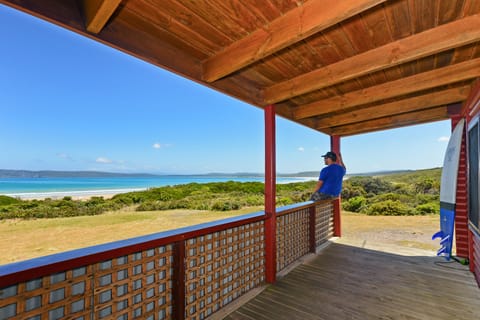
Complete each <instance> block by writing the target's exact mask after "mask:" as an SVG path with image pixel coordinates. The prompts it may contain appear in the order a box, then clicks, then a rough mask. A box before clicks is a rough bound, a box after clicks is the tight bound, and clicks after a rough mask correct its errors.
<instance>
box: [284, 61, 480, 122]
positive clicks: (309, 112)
mask: <svg viewBox="0 0 480 320" xmlns="http://www.w3.org/2000/svg"><path fill="white" fill-rule="evenodd" d="M478 76H480V58H477V59H473V60H468V61H465V62H461V63H457V64H454V65H450V66H448V67H444V68H440V69H435V70H432V71H427V72H423V73H419V74H416V75H413V76H410V77H406V78H402V79H398V80H395V81H390V82H386V83H382V84H380V85H376V86H372V87H368V88H365V89H361V90H357V91H353V92H348V93H346V94H343V95H339V96H334V97H331V98H327V99H324V100H320V101H316V102H313V103H310V104H306V105H302V106H298V107H296V108H295V109H294V111H293V112H294V119H295V120H298V119H303V118H308V117H314V116H319V115H322V114H326V113H330V112H334V111H341V110H346V109H348V108H352V107H355V106H359V105H363V104H367V103H373V102H376V101H380V100H384V99H388V98H393V97H398V96H402V95H406V94H409V93H413V92H418V91H422V90H427V89H431V88H434V87H439V86H443V85H448V84H451V83H455V82H459V81H463V80H468V79H472V78H476V77H478Z"/></svg>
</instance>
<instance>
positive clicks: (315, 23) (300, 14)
mask: <svg viewBox="0 0 480 320" xmlns="http://www.w3.org/2000/svg"><path fill="white" fill-rule="evenodd" d="M385 1H386V0H342V1H338V0H310V1H307V2H305V3H304V4H302V5H300V6H299V7H298V8H296V9H294V10H291V11H289V12H287V13H286V14H285V15H283V16H280V17H279V18H277V19H276V20H274V21H272V22H271V23H270V24H268V25H266V26H265V27H263V28H261V29H257V30H256V31H254V32H252V33H251V34H249V35H248V36H246V37H245V38H243V39H241V40H239V41H237V42H234V43H232V44H231V45H230V46H228V47H227V48H225V49H224V50H223V51H221V52H219V53H218V54H216V55H215V56H213V57H211V58H209V59H207V60H206V61H205V62H204V63H203V70H204V71H203V80H205V81H207V82H213V81H216V80H218V79H220V78H222V77H224V76H226V75H229V74H231V73H233V72H235V71H238V70H240V69H241V68H243V67H246V66H248V65H250V64H252V63H254V62H256V61H259V60H261V59H263V58H265V57H267V56H269V55H271V54H273V53H275V52H277V51H279V50H281V49H283V48H286V47H288V46H290V45H292V44H294V43H296V42H299V41H301V40H303V39H305V38H307V37H309V36H311V35H313V34H315V33H318V32H320V31H322V30H325V29H327V28H329V27H331V26H333V25H335V24H337V23H339V22H342V21H344V20H346V19H348V18H350V17H352V16H355V15H357V14H359V13H361V12H363V11H365V10H368V9H370V8H372V7H374V6H376V5H378V4H380V3H382V2H385Z"/></svg>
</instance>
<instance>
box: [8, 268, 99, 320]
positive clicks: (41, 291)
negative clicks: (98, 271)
mask: <svg viewBox="0 0 480 320" xmlns="http://www.w3.org/2000/svg"><path fill="white" fill-rule="evenodd" d="M92 279H93V272H92V266H87V267H81V268H77V269H74V270H68V271H65V272H61V273H57V274H53V275H49V276H46V277H42V278H38V279H34V280H30V281H27V282H22V283H19V284H17V285H13V286H10V287H7V288H3V289H2V290H1V291H0V319H2V320H3V319H29V320H30V319H32V320H33V319H35V320H37V319H38V320H41V319H62V318H64V317H66V316H70V315H71V316H72V318H74V319H85V320H86V319H90V313H91V299H92V296H93V292H92V288H93V287H92V281H93V280H92Z"/></svg>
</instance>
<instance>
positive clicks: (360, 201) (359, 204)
mask: <svg viewBox="0 0 480 320" xmlns="http://www.w3.org/2000/svg"><path fill="white" fill-rule="evenodd" d="M366 204H367V199H365V197H363V196H357V197H353V198H350V199H348V200H347V201H344V202H342V207H343V209H344V210H347V211H351V212H360V211H361V210H362V209H363V208H364V207H365V205H366Z"/></svg>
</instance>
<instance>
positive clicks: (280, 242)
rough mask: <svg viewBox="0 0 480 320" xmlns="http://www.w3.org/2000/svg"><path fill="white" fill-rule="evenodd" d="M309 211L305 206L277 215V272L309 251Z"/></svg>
mask: <svg viewBox="0 0 480 320" xmlns="http://www.w3.org/2000/svg"><path fill="white" fill-rule="evenodd" d="M309 212H310V209H309V208H308V207H307V208H302V209H299V210H298V211H294V212H291V213H288V214H285V215H280V216H277V255H276V256H277V272H278V271H280V270H282V269H283V268H285V267H286V266H288V265H289V264H290V263H292V262H294V261H295V260H297V259H298V258H300V257H301V256H303V255H305V254H307V253H308V252H309V248H310V242H309V219H310V213H309Z"/></svg>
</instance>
